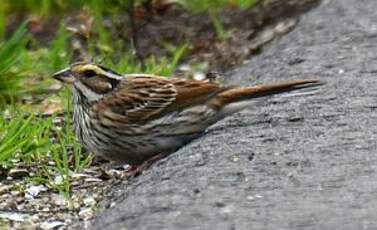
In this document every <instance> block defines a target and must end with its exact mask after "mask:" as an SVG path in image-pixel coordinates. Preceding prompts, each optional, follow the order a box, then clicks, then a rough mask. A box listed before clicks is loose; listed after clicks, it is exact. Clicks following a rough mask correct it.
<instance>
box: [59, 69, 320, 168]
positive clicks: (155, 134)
mask: <svg viewBox="0 0 377 230" xmlns="http://www.w3.org/2000/svg"><path fill="white" fill-rule="evenodd" d="M53 77H54V78H55V79H57V80H59V81H61V82H63V83H65V84H66V85H68V86H69V88H70V89H71V91H72V93H73V107H74V108H73V129H74V133H75V135H76V137H77V138H78V140H79V141H80V142H81V144H82V145H83V146H84V147H85V148H86V149H87V150H88V151H90V152H92V153H94V154H97V155H100V156H102V157H103V158H105V159H107V160H110V161H115V162H118V163H122V164H123V163H124V164H129V165H131V166H132V167H133V169H138V168H145V167H146V165H150V164H151V162H154V161H156V160H157V159H160V158H162V157H165V156H167V155H168V154H170V153H173V152H175V151H176V150H177V149H179V148H180V147H182V146H183V145H185V144H187V143H188V142H190V141H192V140H193V139H195V138H198V137H200V136H201V135H203V134H204V133H205V131H206V130H207V128H208V127H209V126H211V125H213V124H214V123H216V122H218V121H219V120H221V119H223V118H225V117H227V116H230V115H232V114H234V113H236V112H239V111H241V110H243V109H245V108H248V107H250V106H251V105H252V102H253V101H254V99H256V98H260V97H266V96H270V95H274V94H280V93H285V92H290V91H295V90H300V89H304V88H310V87H317V86H320V85H322V84H323V82H322V81H319V80H316V79H308V80H293V81H288V82H282V83H273V84H266V85H255V86H246V87H242V86H222V85H220V84H219V83H217V82H215V81H209V80H188V79H180V78H174V77H171V78H167V77H161V76H156V75H152V74H143V73H138V74H123V75H122V74H119V73H117V72H115V71H114V70H111V69H109V68H106V67H104V66H101V65H97V64H94V63H87V62H79V63H74V64H72V65H70V66H69V67H67V68H65V69H63V70H61V71H59V72H57V73H55V74H54V75H53Z"/></svg>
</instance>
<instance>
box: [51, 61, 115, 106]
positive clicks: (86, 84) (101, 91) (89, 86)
mask: <svg viewBox="0 0 377 230" xmlns="http://www.w3.org/2000/svg"><path fill="white" fill-rule="evenodd" d="M53 78H55V79H57V80H59V81H61V82H63V83H65V84H66V85H68V86H69V87H70V88H71V89H72V90H73V91H74V92H75V91H77V92H78V93H79V94H80V95H81V96H83V97H85V98H86V99H88V100H89V101H92V100H97V99H99V98H102V97H103V96H104V95H106V94H108V93H110V92H112V91H113V90H114V89H115V88H116V87H117V85H118V84H119V82H120V81H121V79H122V76H121V75H120V74H118V73H116V72H114V71H112V70H110V69H108V68H105V67H103V66H100V65H96V64H93V63H83V62H79V63H74V64H72V65H71V66H69V67H67V68H65V69H62V70H60V71H58V72H56V73H55V74H54V75H53Z"/></svg>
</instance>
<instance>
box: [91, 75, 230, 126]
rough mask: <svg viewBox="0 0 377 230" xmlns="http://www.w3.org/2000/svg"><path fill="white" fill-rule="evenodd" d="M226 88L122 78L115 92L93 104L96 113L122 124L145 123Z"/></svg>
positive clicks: (173, 80)
mask: <svg viewBox="0 0 377 230" xmlns="http://www.w3.org/2000/svg"><path fill="white" fill-rule="evenodd" d="M224 90H225V89H224V88H222V87H220V86H219V85H218V84H216V83H210V82H206V81H197V80H183V79H174V78H172V79H168V78H163V77H152V76H135V77H132V78H129V79H125V80H123V81H122V82H121V84H120V85H119V86H118V89H117V90H116V91H114V92H113V93H112V94H110V95H108V96H106V97H104V98H103V99H102V100H100V101H99V102H98V103H97V104H96V105H95V106H93V112H94V113H95V114H97V116H99V117H104V115H106V119H110V118H112V119H113V120H114V121H118V122H121V123H123V124H124V123H139V122H145V121H148V120H149V119H151V118H155V117H159V116H162V115H164V114H166V113H168V112H172V111H177V110H182V109H184V108H186V107H189V106H192V105H194V104H200V103H205V102H206V101H207V100H208V99H209V98H211V97H213V96H214V95H217V94H218V93H219V92H222V91H224ZM107 123H108V122H107Z"/></svg>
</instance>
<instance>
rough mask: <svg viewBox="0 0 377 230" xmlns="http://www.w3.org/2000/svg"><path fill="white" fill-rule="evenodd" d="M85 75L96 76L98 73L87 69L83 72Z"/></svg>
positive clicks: (88, 76) (87, 76)
mask: <svg viewBox="0 0 377 230" xmlns="http://www.w3.org/2000/svg"><path fill="white" fill-rule="evenodd" d="M83 75H84V76H85V77H86V78H91V77H94V76H96V75H97V73H96V72H94V71H93V70H85V71H84V72H83Z"/></svg>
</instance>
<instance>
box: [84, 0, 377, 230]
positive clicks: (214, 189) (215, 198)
mask: <svg viewBox="0 0 377 230" xmlns="http://www.w3.org/2000/svg"><path fill="white" fill-rule="evenodd" d="M376 9H377V1H373V0H359V1H355V0H332V1H324V2H323V3H322V4H321V6H319V7H318V8H316V9H314V10H312V11H311V12H309V13H308V14H306V15H304V16H303V17H302V18H301V21H300V23H299V25H298V26H297V27H296V28H295V29H294V30H293V31H292V32H291V33H289V34H288V35H286V36H284V37H282V38H281V39H279V40H277V41H275V42H273V43H272V44H271V45H270V46H269V47H268V48H266V49H264V51H263V52H262V53H261V54H260V55H259V56H256V57H254V58H253V59H252V60H250V61H249V62H248V63H245V64H244V65H243V66H242V67H240V68H238V69H236V70H234V71H232V72H231V73H229V76H231V77H229V78H228V82H229V83H231V84H236V83H238V84H242V85H250V84H254V83H263V82H275V81H282V80H288V79H298V78H309V77H316V78H320V79H323V80H326V81H327V85H326V86H324V87H322V89H321V90H319V91H318V92H317V93H316V94H314V95H306V96H296V97H294V96H287V95H280V96H276V97H273V98H270V99H268V100H263V101H262V102H260V103H258V105H256V106H255V107H253V108H250V109H249V110H246V111H243V112H242V113H239V114H236V115H234V116H232V117H229V118H227V119H225V120H224V121H222V122H219V123H218V124H217V125H215V126H214V127H212V128H211V129H210V130H209V131H208V133H207V134H206V135H205V136H203V137H202V138H200V139H198V140H196V141H194V142H192V143H191V144H189V145H187V146H185V147H184V148H182V149H180V150H179V151H178V152H176V153H175V154H172V155H171V156H169V157H168V158H166V159H164V160H162V161H160V162H158V163H157V164H155V165H154V166H153V167H152V168H151V169H149V170H147V171H146V172H144V174H143V175H141V176H139V177H137V178H135V179H133V180H131V181H129V182H126V181H125V182H124V183H122V184H120V185H119V186H118V187H116V188H114V189H113V192H112V193H111V194H109V196H108V199H107V200H105V201H103V202H102V203H101V205H102V206H101V211H100V212H99V214H98V217H97V218H96V219H95V220H94V221H93V223H92V225H91V228H92V229H237V230H238V229H346V230H347V229H350V230H351V229H377V212H376V209H377V199H376V196H377V151H376V149H377V113H376V109H377V101H376V97H377V78H376V77H375V75H376V74H377V65H376V64H375V62H376V60H377V52H376V38H377V14H376V13H375V10H376Z"/></svg>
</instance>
